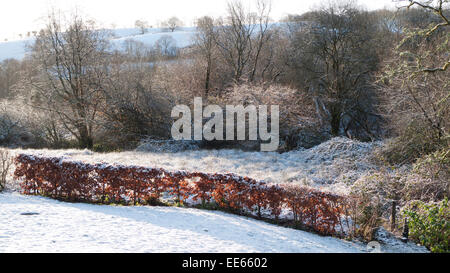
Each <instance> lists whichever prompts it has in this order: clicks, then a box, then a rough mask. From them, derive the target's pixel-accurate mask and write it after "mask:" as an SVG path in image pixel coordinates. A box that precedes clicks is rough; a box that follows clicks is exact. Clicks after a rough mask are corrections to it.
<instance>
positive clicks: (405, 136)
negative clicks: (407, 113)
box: [377, 119, 449, 165]
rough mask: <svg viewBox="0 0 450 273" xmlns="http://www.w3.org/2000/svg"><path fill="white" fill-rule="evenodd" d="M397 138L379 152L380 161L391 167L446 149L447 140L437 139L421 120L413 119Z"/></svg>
mask: <svg viewBox="0 0 450 273" xmlns="http://www.w3.org/2000/svg"><path fill="white" fill-rule="evenodd" d="M399 126H402V127H405V128H404V129H403V130H402V131H401V132H400V133H399V136H398V137H396V138H394V139H391V140H390V141H388V142H387V144H386V145H384V146H383V147H382V148H381V149H380V150H379V151H377V154H378V157H379V159H380V160H381V161H383V162H386V163H388V164H391V165H402V164H408V163H413V162H415V161H416V160H417V159H418V158H420V157H423V156H425V155H428V154H430V153H433V152H435V151H437V150H440V149H442V148H444V147H448V145H449V140H448V138H438V137H437V136H436V135H435V133H434V132H433V131H432V130H430V129H429V127H428V126H427V124H426V123H424V122H423V121H422V120H421V119H413V120H412V121H409V123H408V124H407V125H399Z"/></svg>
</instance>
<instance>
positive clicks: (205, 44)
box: [195, 16, 217, 96]
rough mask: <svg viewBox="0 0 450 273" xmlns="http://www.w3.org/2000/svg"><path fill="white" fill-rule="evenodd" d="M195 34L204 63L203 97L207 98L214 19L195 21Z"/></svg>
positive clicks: (211, 60)
mask: <svg viewBox="0 0 450 273" xmlns="http://www.w3.org/2000/svg"><path fill="white" fill-rule="evenodd" d="M196 24H197V33H196V36H195V43H196V45H197V46H198V48H199V52H200V55H201V56H202V58H203V59H204V60H205V62H206V76H205V96H208V92H209V89H210V86H211V84H210V82H211V73H212V71H211V70H212V66H213V60H214V59H215V56H214V48H215V42H214V41H215V40H216V35H217V33H216V30H215V29H214V19H213V18H211V17H208V16H205V17H202V18H200V19H198V20H197V22H196Z"/></svg>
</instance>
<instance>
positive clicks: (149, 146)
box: [136, 139, 199, 153]
mask: <svg viewBox="0 0 450 273" xmlns="http://www.w3.org/2000/svg"><path fill="white" fill-rule="evenodd" d="M198 149H199V146H198V143H197V142H195V141H176V140H154V139H146V140H142V141H141V143H140V144H139V146H138V147H137V148H136V151H137V152H151V153H178V152H183V151H190V150H198Z"/></svg>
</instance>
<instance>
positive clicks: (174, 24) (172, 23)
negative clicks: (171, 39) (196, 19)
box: [162, 16, 183, 32]
mask: <svg viewBox="0 0 450 273" xmlns="http://www.w3.org/2000/svg"><path fill="white" fill-rule="evenodd" d="M162 25H163V26H164V27H166V28H168V29H170V31H171V32H174V31H175V30H176V29H177V28H179V27H182V26H183V22H182V21H181V20H180V19H178V18H177V17H175V16H174V17H171V18H169V19H168V20H167V21H165V22H163V23H162Z"/></svg>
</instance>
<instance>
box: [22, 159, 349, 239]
mask: <svg viewBox="0 0 450 273" xmlns="http://www.w3.org/2000/svg"><path fill="white" fill-rule="evenodd" d="M15 164H16V169H15V172H14V175H15V178H16V179H21V187H22V190H23V193H24V194H28V195H42V196H47V197H51V198H55V199H60V200H64V201H70V202H87V203H96V204H124V205H138V204H141V205H149V204H150V205H151V204H155V203H158V202H163V201H162V200H161V199H162V198H161V197H162V196H163V195H169V196H170V197H172V198H173V199H175V201H176V202H178V203H180V204H183V203H185V202H186V201H187V200H188V199H189V202H191V200H192V201H194V202H201V203H202V204H203V205H206V204H209V203H215V205H216V206H218V207H220V208H222V209H226V210H230V211H235V212H236V211H238V212H246V213H250V214H253V215H256V216H257V217H259V218H269V219H271V220H275V221H278V220H279V217H280V215H281V214H282V212H286V213H288V214H289V213H290V214H292V215H294V219H293V220H294V221H295V222H296V223H299V224H301V225H302V226H304V227H308V228H311V229H313V230H315V231H316V232H318V233H320V234H326V235H337V234H340V233H342V232H343V228H342V223H341V219H342V217H341V216H342V215H343V213H344V211H345V208H344V207H345V198H344V197H342V196H338V195H334V194H330V193H325V192H321V191H317V190H312V189H308V188H303V187H298V186H286V185H269V184H267V183H264V182H261V181H256V180H255V179H252V178H249V177H242V176H238V175H235V174H217V173H215V174H208V173H201V172H186V171H175V172H171V171H167V170H164V169H155V168H146V167H138V166H123V165H110V164H88V163H84V162H76V161H68V160H64V159H63V158H49V157H40V156H34V155H26V154H20V155H18V156H17V157H16V158H15ZM263 214H264V215H263ZM338 227H340V228H338Z"/></svg>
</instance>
